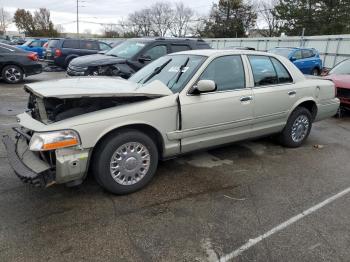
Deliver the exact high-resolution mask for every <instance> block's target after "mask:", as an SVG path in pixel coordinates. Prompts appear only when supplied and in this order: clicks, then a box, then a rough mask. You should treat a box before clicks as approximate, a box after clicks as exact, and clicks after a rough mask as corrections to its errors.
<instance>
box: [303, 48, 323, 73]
mask: <svg viewBox="0 0 350 262" xmlns="http://www.w3.org/2000/svg"><path fill="white" fill-rule="evenodd" d="M301 54H302V56H303V61H304V68H305V70H304V72H303V73H304V74H312V71H313V70H314V69H315V68H318V67H319V65H318V59H317V58H316V57H315V53H314V52H313V51H312V50H310V49H303V50H301Z"/></svg>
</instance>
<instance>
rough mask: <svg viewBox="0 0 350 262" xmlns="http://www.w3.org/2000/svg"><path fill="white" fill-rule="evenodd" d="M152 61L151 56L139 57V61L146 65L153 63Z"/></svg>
mask: <svg viewBox="0 0 350 262" xmlns="http://www.w3.org/2000/svg"><path fill="white" fill-rule="evenodd" d="M151 60H152V59H151V57H150V56H149V55H141V56H140V57H139V61H140V62H141V63H144V62H149V61H151Z"/></svg>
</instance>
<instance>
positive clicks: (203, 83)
mask: <svg viewBox="0 0 350 262" xmlns="http://www.w3.org/2000/svg"><path fill="white" fill-rule="evenodd" d="M215 90H216V84H215V82H214V81H213V80H199V81H198V83H197V85H196V86H195V87H194V90H193V93H208V92H213V91H215Z"/></svg>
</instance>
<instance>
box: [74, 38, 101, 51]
mask: <svg viewBox="0 0 350 262" xmlns="http://www.w3.org/2000/svg"><path fill="white" fill-rule="evenodd" d="M99 50H100V47H99V45H98V42H97V41H90V40H80V50H79V52H80V55H93V54H96V53H97V52H98V51H99Z"/></svg>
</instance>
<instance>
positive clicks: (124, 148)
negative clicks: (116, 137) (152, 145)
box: [110, 142, 151, 185]
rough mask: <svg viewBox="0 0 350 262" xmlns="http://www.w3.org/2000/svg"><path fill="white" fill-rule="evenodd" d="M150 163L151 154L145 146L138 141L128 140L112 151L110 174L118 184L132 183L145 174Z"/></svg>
mask: <svg viewBox="0 0 350 262" xmlns="http://www.w3.org/2000/svg"><path fill="white" fill-rule="evenodd" d="M150 164H151V156H150V153H149V151H148V149H147V147H146V146H144V145H143V144H141V143H139V142H129V143H126V144H123V145H121V146H120V147H118V149H117V150H116V151H115V152H114V153H113V155H112V158H111V162H110V172H111V176H112V177H113V179H114V180H115V181H116V182H117V183H118V184H121V185H134V184H136V183H138V182H139V181H140V180H141V179H142V178H143V177H144V176H145V175H146V174H147V172H148V169H149V167H150Z"/></svg>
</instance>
